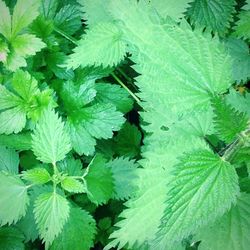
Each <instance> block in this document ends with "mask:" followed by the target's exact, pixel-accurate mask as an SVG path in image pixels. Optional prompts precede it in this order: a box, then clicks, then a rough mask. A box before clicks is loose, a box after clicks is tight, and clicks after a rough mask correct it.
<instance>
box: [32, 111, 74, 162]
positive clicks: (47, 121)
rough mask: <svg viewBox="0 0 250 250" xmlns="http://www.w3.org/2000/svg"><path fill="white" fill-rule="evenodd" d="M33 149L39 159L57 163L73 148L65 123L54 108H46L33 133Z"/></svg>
mask: <svg viewBox="0 0 250 250" xmlns="http://www.w3.org/2000/svg"><path fill="white" fill-rule="evenodd" d="M32 150H33V152H34V154H35V155H36V157H37V159H39V160H40V161H43V162H44V163H52V164H55V163H56V162H57V161H60V160H63V159H64V158H65V156H66V154H67V153H68V152H69V151H70V150H71V142H70V138H69V135H68V133H67V131H66V130H65V128H64V123H63V122H62V120H61V118H60V117H58V114H57V113H55V111H54V110H51V109H48V110H46V111H45V112H44V113H43V114H42V116H41V118H40V120H39V122H38V123H37V125H36V128H35V130H34V133H33V134H32Z"/></svg>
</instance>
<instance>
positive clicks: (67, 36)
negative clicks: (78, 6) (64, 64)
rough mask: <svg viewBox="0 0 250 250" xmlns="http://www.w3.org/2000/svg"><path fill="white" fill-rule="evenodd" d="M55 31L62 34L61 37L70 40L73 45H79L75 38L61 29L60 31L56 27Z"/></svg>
mask: <svg viewBox="0 0 250 250" xmlns="http://www.w3.org/2000/svg"><path fill="white" fill-rule="evenodd" d="M54 31H55V32H57V33H58V34H60V35H61V36H63V37H65V38H66V39H68V40H69V41H71V42H72V43H74V44H75V45H78V41H77V39H75V38H74V37H73V36H70V35H68V34H67V33H66V32H64V31H63V30H61V29H59V28H57V27H54Z"/></svg>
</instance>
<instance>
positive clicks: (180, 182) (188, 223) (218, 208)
mask: <svg viewBox="0 0 250 250" xmlns="http://www.w3.org/2000/svg"><path fill="white" fill-rule="evenodd" d="M174 171H175V178H174V180H173V182H171V183H170V190H169V192H168V196H167V200H166V208H165V211H164V217H163V219H162V223H161V227H160V230H159V232H158V235H157V238H156V239H155V241H154V247H155V248H157V249H164V247H166V246H171V244H173V243H174V242H175V241H180V240H181V239H183V238H185V237H188V236H189V235H190V234H192V233H195V232H196V231H197V230H198V229H199V228H200V227H201V226H204V225H207V224H208V223H209V222H214V221H215V220H216V219H217V218H219V217H220V216H222V215H223V214H224V213H225V212H226V211H227V210H228V209H229V208H230V207H231V205H232V204H234V203H235V202H236V197H237V195H238V194H239V186H238V177H237V174H236V171H235V169H234V168H233V166H232V165H230V163H228V162H226V161H224V160H223V159H222V158H220V157H219V156H217V155H215V154H213V153H212V152H211V151H208V150H197V151H194V152H192V153H187V154H185V155H184V156H183V157H182V158H181V159H180V161H179V163H178V164H177V165H176V166H175V170H174ZM204 215H206V216H204Z"/></svg>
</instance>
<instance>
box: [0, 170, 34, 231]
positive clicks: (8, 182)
mask: <svg viewBox="0 0 250 250" xmlns="http://www.w3.org/2000/svg"><path fill="white" fill-rule="evenodd" d="M28 203H29V198H28V194H27V187H26V186H25V185H24V183H23V182H22V181H21V180H20V179H19V178H18V177H16V176H12V175H7V174H4V173H3V172H0V207H1V209H0V225H1V226H3V225H5V224H7V223H8V224H12V223H16V222H17V221H18V220H20V219H21V217H23V216H24V215H25V214H26V209H27V205H28Z"/></svg>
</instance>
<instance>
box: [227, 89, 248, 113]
mask: <svg viewBox="0 0 250 250" xmlns="http://www.w3.org/2000/svg"><path fill="white" fill-rule="evenodd" d="M225 100H226V102H227V104H229V105H231V106H233V107H234V108H235V109H237V110H239V111H240V112H243V113H246V114H247V116H248V117H249V118H250V109H249V107H250V106H249V105H250V93H247V92H246V93H244V94H241V93H240V92H236V91H235V90H234V89H231V90H230V93H229V94H228V95H227V96H226V98H225Z"/></svg>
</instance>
